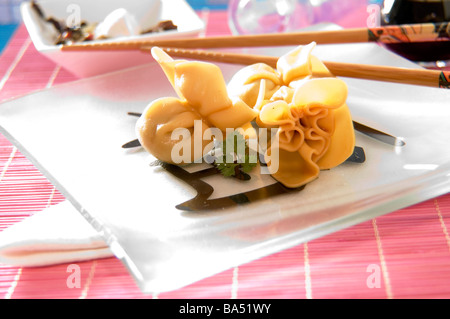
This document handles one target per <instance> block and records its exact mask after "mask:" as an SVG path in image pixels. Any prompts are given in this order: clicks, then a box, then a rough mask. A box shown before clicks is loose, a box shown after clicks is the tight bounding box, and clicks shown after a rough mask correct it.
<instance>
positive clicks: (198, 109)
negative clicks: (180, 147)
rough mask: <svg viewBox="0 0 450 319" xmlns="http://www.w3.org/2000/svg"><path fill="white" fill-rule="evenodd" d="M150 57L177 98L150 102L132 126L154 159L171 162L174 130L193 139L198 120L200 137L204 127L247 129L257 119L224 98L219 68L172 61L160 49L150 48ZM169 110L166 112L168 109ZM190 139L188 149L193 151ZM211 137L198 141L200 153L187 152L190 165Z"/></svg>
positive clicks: (250, 111)
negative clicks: (164, 76) (185, 130)
mask: <svg viewBox="0 0 450 319" xmlns="http://www.w3.org/2000/svg"><path fill="white" fill-rule="evenodd" d="M152 55H153V57H154V58H155V60H156V61H157V62H158V63H159V64H160V66H161V68H162V69H163V71H164V73H165V74H166V76H167V78H168V80H169V82H170V83H171V85H172V86H173V88H174V90H175V92H176V93H177V95H178V98H173V97H165V98H160V99H157V100H155V101H153V102H152V103H150V104H149V105H148V106H147V108H146V109H145V111H144V112H143V114H142V116H141V117H140V118H139V120H138V122H137V124H136V131H137V135H138V138H139V140H140V142H141V144H142V145H143V147H144V148H145V149H146V150H147V151H149V152H150V153H151V154H153V155H154V156H155V157H157V158H158V159H160V160H162V161H165V162H167V163H175V164H180V162H176V161H174V158H173V157H174V156H173V154H172V151H173V150H174V147H176V145H177V143H179V140H177V139H173V136H172V133H173V132H174V131H175V130H176V129H180V128H185V129H187V130H189V132H190V133H191V135H190V136H194V134H193V133H194V129H195V127H194V122H195V121H196V120H198V121H202V136H201V138H202V137H203V136H204V135H203V133H204V131H205V130H207V129H208V128H217V129H219V130H220V131H221V132H226V130H227V129H238V128H240V127H244V126H247V124H248V123H250V122H251V121H252V120H253V119H255V117H256V116H257V114H258V113H257V111H255V110H253V109H252V108H250V107H249V106H248V105H247V104H246V103H245V102H244V101H242V100H241V99H240V98H233V99H232V98H230V97H229V96H228V91H227V84H226V82H225V80H224V78H223V74H222V71H221V70H220V68H219V67H218V66H217V65H215V64H212V63H207V62H201V61H186V60H174V59H172V58H171V57H170V56H169V55H168V54H166V53H165V52H164V51H163V50H162V49H160V48H158V47H154V48H152ZM171 107H172V108H173V110H170V108H171ZM194 144H195V141H194V139H192V140H191V149H192V150H194ZM212 145H213V143H212V137H211V136H210V138H209V139H205V140H204V139H202V147H201V148H202V150H201V151H200V152H191V157H190V159H188V160H186V161H184V162H182V163H181V164H184V163H188V162H191V163H192V162H194V161H196V160H198V159H199V157H200V158H201V157H203V155H205V154H206V153H207V152H208V151H209V150H210V149H208V146H210V147H212Z"/></svg>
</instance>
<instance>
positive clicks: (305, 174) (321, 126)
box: [259, 78, 355, 188]
mask: <svg viewBox="0 0 450 319" xmlns="http://www.w3.org/2000/svg"><path fill="white" fill-rule="evenodd" d="M346 97H347V87H346V85H345V83H344V82H343V81H342V80H339V79H336V78H323V79H312V80H308V81H305V82H303V85H301V86H299V87H298V88H297V89H296V90H295V93H294V97H293V99H292V102H291V103H290V104H288V103H287V102H285V101H274V102H271V103H267V104H265V105H264V106H263V107H262V109H261V112H260V114H259V120H260V121H261V122H262V123H264V124H267V125H271V126H274V125H275V126H278V132H277V135H276V136H277V141H276V142H273V143H272V144H271V145H270V146H269V148H268V149H267V151H266V154H265V159H266V162H267V163H268V170H269V172H270V173H271V174H272V176H273V177H274V178H275V179H277V180H278V181H279V182H281V183H282V184H283V185H285V186H287V187H291V188H295V187H300V186H303V185H305V184H307V183H309V182H311V181H312V180H314V179H315V178H317V177H318V175H319V172H320V170H321V169H329V168H332V167H335V166H338V165H339V164H341V163H342V162H344V161H345V160H346V159H347V158H348V157H349V156H350V155H351V154H352V152H353V149H354V143H355V136H354V130H353V123H352V119H351V116H350V112H349V110H348V107H347V105H346V104H345V100H346ZM275 148H276V149H275ZM274 151H276V153H277V154H278V156H273V154H272V153H274Z"/></svg>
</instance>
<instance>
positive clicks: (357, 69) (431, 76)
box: [141, 47, 450, 89]
mask: <svg viewBox="0 0 450 319" xmlns="http://www.w3.org/2000/svg"><path fill="white" fill-rule="evenodd" d="M162 49H163V50H164V51H165V52H167V53H168V54H169V55H171V56H173V57H178V58H190V59H198V60H203V61H211V62H219V63H231V64H242V65H250V64H254V63H259V62H262V63H266V64H268V65H270V66H272V67H276V64H277V60H278V57H274V56H265V55H254V54H243V53H233V52H216V51H205V50H185V49H179V48H162ZM141 50H142V51H144V52H146V51H148V52H149V51H150V50H151V48H146V47H143V48H141ZM322 62H323V63H324V64H325V66H326V67H327V68H328V69H329V70H330V72H331V73H332V74H333V75H335V76H341V77H350V78H358V79H366V80H375V81H383V82H394V83H402V84H413V85H422V86H429V87H440V88H447V89H448V88H450V71H440V70H427V69H409V68H400V67H391V66H379V65H367V64H356V63H342V62H330V61H322ZM318 76H320V74H318Z"/></svg>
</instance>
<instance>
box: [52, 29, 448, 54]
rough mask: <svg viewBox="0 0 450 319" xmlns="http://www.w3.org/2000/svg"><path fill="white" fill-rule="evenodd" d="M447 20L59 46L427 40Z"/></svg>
mask: <svg viewBox="0 0 450 319" xmlns="http://www.w3.org/2000/svg"><path fill="white" fill-rule="evenodd" d="M449 40H450V22H442V23H422V24H408V25H395V26H382V27H376V28H351V29H341V30H328V31H302V32H288V33H270V34H256V35H237V36H214V37H203V38H198V37H197V38H181V39H180V38H178V39H155V40H142V41H130V42H128V41H127V42H120V43H119V42H116V43H104V45H102V46H101V48H100V46H99V45H98V43H89V42H86V43H81V44H71V45H64V46H62V48H61V49H62V50H63V51H79V50H83V51H85V50H99V49H101V50H118V49H120V50H136V49H139V48H140V47H142V46H159V47H173V48H185V49H187V48H191V49H194V48H226V47H228V48H231V47H255V46H259V47H262V46H287V45H295V46H297V45H302V44H308V43H311V42H316V43H317V44H338V43H361V42H388V43H393V42H394V43H395V42H397V43H398V42H415V41H420V42H427V41H449Z"/></svg>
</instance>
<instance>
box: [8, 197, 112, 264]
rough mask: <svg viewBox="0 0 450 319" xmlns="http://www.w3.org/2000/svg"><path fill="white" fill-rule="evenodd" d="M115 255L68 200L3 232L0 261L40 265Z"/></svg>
mask: <svg viewBox="0 0 450 319" xmlns="http://www.w3.org/2000/svg"><path fill="white" fill-rule="evenodd" d="M111 256H113V254H112V252H111V251H110V249H109V247H108V245H107V244H106V243H105V241H104V240H103V239H102V237H101V236H100V235H99V234H98V232H97V231H96V230H95V229H94V228H93V227H92V226H91V225H90V224H89V223H88V222H87V221H86V220H85V219H84V218H83V217H82V216H81V215H80V213H79V212H78V211H77V210H76V209H75V208H74V207H73V206H72V204H71V203H70V202H69V201H64V202H62V203H60V204H56V205H52V206H50V207H48V208H46V209H44V210H43V211H41V212H37V213H35V214H34V215H32V216H30V217H28V218H26V219H25V220H23V221H21V222H19V223H16V224H14V225H12V226H10V227H9V228H6V229H5V230H3V231H1V232H0V263H2V264H6V265H11V266H20V267H37V266H48V265H53V264H60V263H70V262H79V261H85V260H90V259H97V258H105V257H111Z"/></svg>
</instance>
